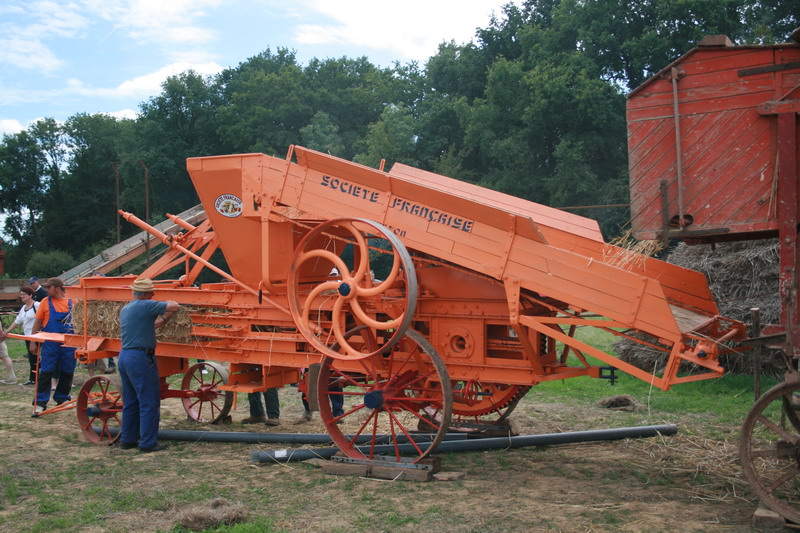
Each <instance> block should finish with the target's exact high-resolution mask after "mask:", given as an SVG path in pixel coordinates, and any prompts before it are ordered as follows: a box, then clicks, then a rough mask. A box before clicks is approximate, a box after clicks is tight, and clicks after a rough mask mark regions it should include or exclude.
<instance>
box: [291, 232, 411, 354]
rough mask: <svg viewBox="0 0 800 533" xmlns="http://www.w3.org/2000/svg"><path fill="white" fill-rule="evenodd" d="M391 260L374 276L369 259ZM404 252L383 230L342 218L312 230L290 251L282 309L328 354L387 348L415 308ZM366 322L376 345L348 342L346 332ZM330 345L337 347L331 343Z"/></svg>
mask: <svg viewBox="0 0 800 533" xmlns="http://www.w3.org/2000/svg"><path fill="white" fill-rule="evenodd" d="M388 258H391V266H390V267H389V266H388V265H387V268H386V269H385V270H384V272H383V273H381V272H380V271H379V274H381V277H382V278H383V279H376V274H375V271H376V268H374V267H375V265H374V264H373V263H376V262H379V261H380V260H381V259H387V261H386V262H387V263H388ZM417 291H418V289H417V277H416V273H415V271H414V264H413V262H412V260H411V255H410V254H409V253H408V250H407V249H406V247H405V245H404V244H403V243H402V242H401V241H400V239H399V238H398V237H397V236H396V235H394V233H392V232H391V231H390V230H389V229H388V228H386V227H384V226H382V225H381V224H378V223H377V222H373V221H370V220H365V219H359V218H342V219H335V220H330V221H328V222H324V223H322V224H320V225H319V226H317V227H315V228H314V229H313V230H311V231H310V232H309V233H308V234H307V235H306V236H305V237H304V238H303V240H302V241H300V244H299V245H298V246H297V249H296V250H295V253H294V258H293V260H292V264H291V268H290V271H289V281H288V293H289V307H290V309H291V311H292V316H293V318H294V320H295V323H296V324H297V328H298V330H299V331H300V333H301V334H302V335H303V337H304V338H305V339H306V340H307V341H308V342H309V343H310V344H311V345H312V346H313V347H314V348H315V349H317V350H318V351H320V352H321V353H322V354H324V355H326V356H328V357H332V358H334V359H350V360H354V359H363V358H368V357H371V356H373V355H377V354H380V353H385V352H388V351H389V350H391V348H392V347H393V346H395V345H396V344H397V343H398V342H399V341H400V339H402V338H403V336H404V335H405V333H406V330H407V329H408V326H409V325H410V324H411V319H412V317H413V314H414V311H415V309H416V306H417ZM360 326H366V327H367V328H368V329H369V330H370V332H371V337H372V338H373V339H375V341H376V342H375V343H362V344H360V345H355V344H351V343H350V342H349V341H348V339H347V338H346V335H345V333H346V332H347V331H349V330H351V329H353V328H357V327H360ZM334 346H336V347H337V348H338V349H334Z"/></svg>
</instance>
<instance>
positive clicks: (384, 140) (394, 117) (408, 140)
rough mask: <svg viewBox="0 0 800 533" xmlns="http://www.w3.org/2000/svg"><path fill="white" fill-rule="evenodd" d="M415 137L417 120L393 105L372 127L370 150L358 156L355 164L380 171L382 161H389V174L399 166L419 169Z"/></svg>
mask: <svg viewBox="0 0 800 533" xmlns="http://www.w3.org/2000/svg"><path fill="white" fill-rule="evenodd" d="M416 141H417V139H416V136H415V135H414V117H413V115H412V114H411V111H410V110H409V109H408V108H405V107H397V106H394V105H389V106H387V107H386V109H384V110H383V113H381V118H380V120H378V122H376V123H374V124H372V125H370V127H369V133H367V138H366V145H367V150H366V151H365V152H364V153H361V154H358V155H357V156H356V157H355V159H354V161H355V162H356V163H361V164H362V165H367V166H371V167H378V165H379V164H380V161H381V159H385V160H386V166H385V168H386V169H387V170H388V169H389V168H391V166H392V165H393V164H394V163H395V162H400V163H404V164H407V165H418V163H417V159H416V155H415V151H416Z"/></svg>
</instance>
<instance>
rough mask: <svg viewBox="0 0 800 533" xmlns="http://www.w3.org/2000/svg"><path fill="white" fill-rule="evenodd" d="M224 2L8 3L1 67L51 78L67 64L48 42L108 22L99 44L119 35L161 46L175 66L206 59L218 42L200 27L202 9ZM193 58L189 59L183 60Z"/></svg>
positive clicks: (0, 27) (2, 21)
mask: <svg viewBox="0 0 800 533" xmlns="http://www.w3.org/2000/svg"><path fill="white" fill-rule="evenodd" d="M221 3H222V0H119V1H114V2H109V1H108V0H73V1H71V2H54V1H52V0H40V1H34V2H30V1H25V0H11V2H10V3H9V4H8V5H3V6H1V7H0V14H2V15H4V16H3V17H2V18H0V35H2V36H3V38H0V64H3V63H5V64H8V65H12V66H15V67H17V68H22V69H26V70H37V71H41V72H43V73H45V74H52V73H54V72H56V71H58V70H59V69H61V68H63V67H65V65H66V62H65V61H63V60H62V59H60V58H59V57H58V54H57V53H56V52H55V51H54V49H53V48H52V44H50V43H49V41H51V40H52V39H54V38H68V39H76V38H83V37H85V36H86V34H87V33H88V32H87V30H88V29H90V27H91V26H92V25H93V24H101V23H103V22H104V21H105V22H109V23H111V24H110V25H109V28H108V30H107V31H106V32H105V33H103V35H105V37H103V38H102V39H101V40H100V41H99V42H98V43H97V44H98V45H100V44H102V42H103V41H105V40H106V39H108V38H110V37H111V36H112V34H115V33H118V34H120V35H123V36H125V37H127V38H129V39H132V40H134V41H135V42H136V43H137V44H139V45H141V44H154V45H156V46H159V47H160V48H161V49H162V50H163V52H164V53H165V55H166V56H167V57H170V58H172V59H173V60H175V61H178V60H186V59H187V58H188V57H192V58H193V59H194V60H199V59H200V57H202V59H203V60H208V59H209V57H210V55H209V52H207V51H206V52H203V54H202V56H201V54H200V53H199V52H198V51H197V49H198V48H199V49H201V50H205V49H206V47H207V46H208V45H209V44H210V43H212V42H213V41H215V40H217V39H218V35H217V33H216V32H215V31H213V30H211V29H208V28H206V27H203V26H202V25H200V21H201V20H202V19H203V18H205V17H207V15H208V13H207V12H206V11H204V9H206V8H212V7H217V6H219V5H220V4H221ZM187 54H191V55H187Z"/></svg>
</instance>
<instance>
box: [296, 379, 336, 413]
mask: <svg viewBox="0 0 800 533" xmlns="http://www.w3.org/2000/svg"><path fill="white" fill-rule="evenodd" d="M328 392H331V393H333V394H330V395H328V398H330V401H331V414H332V415H333V416H334V418H335V417H337V416H342V415H343V414H344V395H343V394H342V392H344V391H343V390H342V388H341V387H338V386H336V385H333V386H331V387H330V388H329V389H328ZM337 393H338V394H337ZM311 394H316V393H315V392H312V393H311ZM300 398H302V400H303V407H304V408H305V410H306V411H311V408H310V407H309V405H308V399H307V398H306V395H305V393H301V395H300Z"/></svg>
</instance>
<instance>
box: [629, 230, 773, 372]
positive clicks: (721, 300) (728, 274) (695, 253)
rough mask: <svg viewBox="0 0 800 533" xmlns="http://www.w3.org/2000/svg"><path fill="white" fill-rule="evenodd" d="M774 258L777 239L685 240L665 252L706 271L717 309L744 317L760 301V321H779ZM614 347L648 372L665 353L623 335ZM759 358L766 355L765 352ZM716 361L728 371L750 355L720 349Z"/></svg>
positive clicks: (746, 368) (742, 366)
mask: <svg viewBox="0 0 800 533" xmlns="http://www.w3.org/2000/svg"><path fill="white" fill-rule="evenodd" d="M779 259H780V256H779V248H778V241H777V240H776V239H769V240H760V241H742V242H732V243H721V244H717V245H715V246H712V245H694V246H688V245H686V244H683V243H681V244H679V245H678V246H677V247H676V248H675V249H674V250H673V251H672V252H671V253H670V254H669V255H668V256H667V261H668V262H670V263H673V264H676V265H678V266H682V267H684V268H690V269H692V270H697V271H699V272H702V273H703V274H705V275H706V277H707V278H708V284H709V288H710V289H711V293H712V294H713V295H714V299H715V300H716V302H717V306H718V307H719V312H720V315H722V316H725V317H728V318H733V319H735V320H739V321H742V322H745V323H749V322H750V309H751V308H753V307H759V308H761V310H762V311H761V317H762V318H761V320H762V322H763V323H765V324H770V323H771V324H777V323H779V321H780V295H779V293H778V263H779ZM635 336H636V337H638V338H642V339H644V340H648V341H650V342H653V341H654V340H655V339H653V338H651V337H649V336H646V335H641V334H638V333H637V334H636V335H635ZM614 349H615V351H616V353H617V356H618V357H619V358H620V359H622V360H623V361H626V362H628V363H631V364H632V365H635V366H636V367H638V368H641V369H642V370H646V371H648V372H661V371H662V370H663V369H664V365H665V364H666V360H667V357H668V354H666V353H664V352H660V351H658V350H653V349H651V348H648V347H647V346H642V345H640V344H637V343H635V342H633V341H629V340H627V339H620V340H618V341H616V342H615V343H614ZM764 359H765V360H767V361H768V360H769V357H766V356H765V357H764ZM720 363H721V364H722V366H724V367H725V368H726V370H727V371H728V372H734V373H737V374H750V373H752V366H753V365H752V357H751V355H750V354H749V353H745V354H738V353H730V354H722V355H721V356H720ZM687 368H688V366H687ZM763 370H764V371H767V372H769V371H770V370H771V369H770V368H768V367H765V368H764V369H763Z"/></svg>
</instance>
